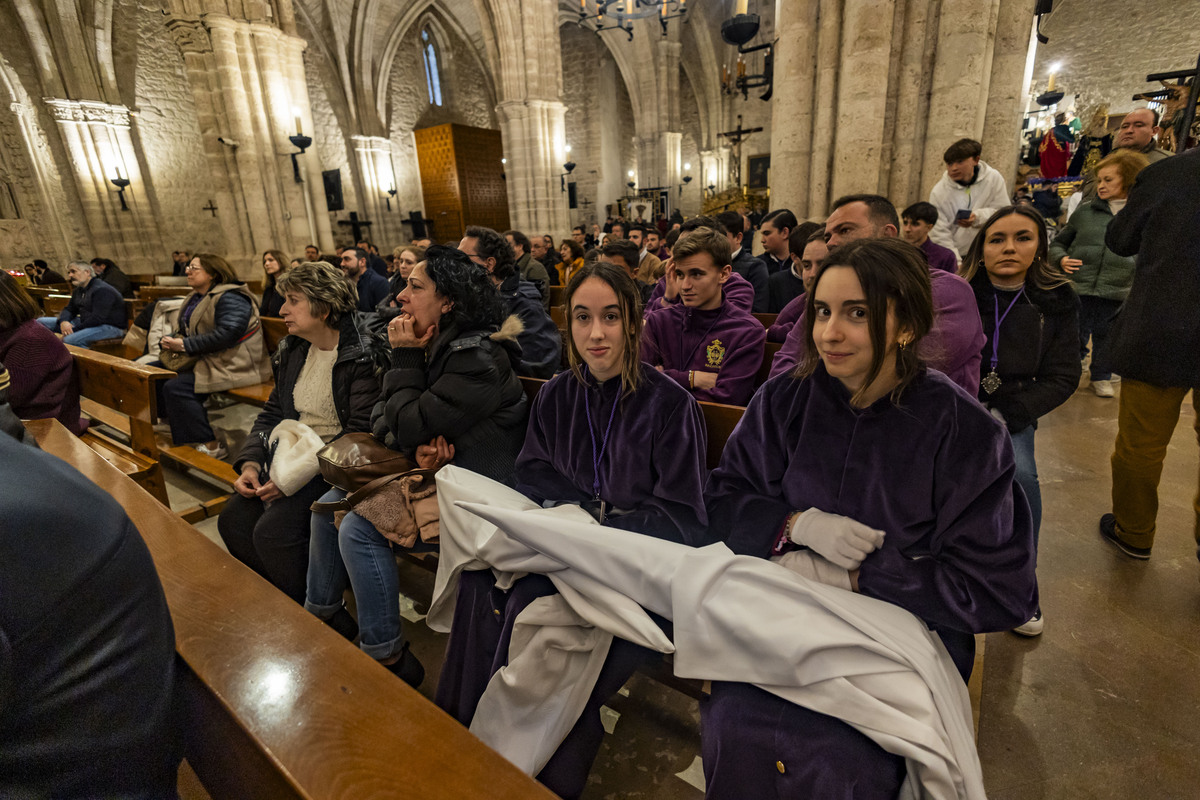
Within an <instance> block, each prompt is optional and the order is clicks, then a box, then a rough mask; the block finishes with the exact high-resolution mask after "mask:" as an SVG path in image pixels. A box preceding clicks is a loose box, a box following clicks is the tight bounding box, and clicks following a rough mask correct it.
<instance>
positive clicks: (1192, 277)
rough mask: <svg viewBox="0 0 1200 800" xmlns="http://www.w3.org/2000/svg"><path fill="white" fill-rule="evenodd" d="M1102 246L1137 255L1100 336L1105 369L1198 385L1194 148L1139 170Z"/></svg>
mask: <svg viewBox="0 0 1200 800" xmlns="http://www.w3.org/2000/svg"><path fill="white" fill-rule="evenodd" d="M1104 243H1105V244H1106V245H1107V246H1108V249H1109V250H1112V251H1113V252H1114V253H1116V254H1117V255H1121V256H1132V255H1137V261H1136V263H1135V266H1134V270H1133V288H1132V289H1131V290H1130V292H1129V298H1128V299H1127V300H1126V301H1125V305H1123V306H1122V307H1121V311H1120V313H1119V314H1118V315H1117V319H1116V322H1115V323H1113V327H1112V331H1111V333H1110V336H1109V340H1108V341H1109V348H1110V353H1111V363H1112V368H1113V371H1114V372H1117V373H1119V374H1120V375H1121V377H1123V378H1133V379H1134V380H1137V381H1142V382H1144V383H1152V384H1154V385H1156V386H1179V387H1182V386H1200V149H1197V150H1191V151H1189V152H1187V153H1184V154H1182V155H1178V156H1172V157H1171V158H1168V159H1164V160H1162V161H1159V162H1158V163H1156V164H1151V165H1150V166H1149V167H1147V168H1146V169H1144V170H1143V171H1142V173H1141V174H1140V175H1138V179H1137V183H1135V184H1134V186H1133V190H1132V191H1130V193H1129V201H1128V203H1126V205H1125V208H1123V209H1122V210H1121V213H1119V214H1117V215H1116V216H1115V217H1113V220H1112V222H1111V223H1109V225H1108V234H1107V235H1106V236H1105V239H1104Z"/></svg>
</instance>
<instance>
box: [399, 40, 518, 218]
mask: <svg viewBox="0 0 1200 800" xmlns="http://www.w3.org/2000/svg"><path fill="white" fill-rule="evenodd" d="M420 29H421V26H420V25H415V26H413V28H412V30H410V31H409V32H408V33H407V34H406V35H405V36H404V39H403V41H402V42H401V44H400V47H399V49H398V50H397V52H396V58H395V61H393V63H392V72H391V80H390V82H389V86H390V93H389V97H388V115H389V119H388V138H390V139H391V141H392V164H393V168H394V170H395V173H396V199H395V200H394V201H393V202H392V208H393V209H397V208H398V209H399V211H400V212H402V213H403V214H405V215H407V214H408V212H409V211H415V210H417V209H422V210H423V209H424V208H425V202H424V199H423V198H422V196H421V176H420V172H419V170H418V169H417V148H416V142H415V140H414V139H413V134H412V132H413V130H415V129H418V128H428V127H432V126H434V125H443V124H445V123H449V122H455V123H459V124H461V125H471V126H473V127H476V128H490V129H493V130H495V129H498V128H499V124H498V123H497V121H496V113H495V107H494V101H493V98H492V95H491V93H490V91H489V87H490V85H491V80H490V78H489V77H488V76H487V75H486V74H485V73H484V72H483V71H482V70H481V69H480V67H479V62H478V61H477V59H476V58H475V57H474V55H473V53H472V49H471V45H470V44H469V43H468V42H466V41H463V40H462V39H460V38H458V37H457V36H455V35H454V34H452V33H446V32H444V31H442V32H437V33H435V38H436V41H437V53H438V57H439V59H440V63H439V64H438V66H439V68H440V70H441V85H442V105H441V106H436V105H433V104H431V103H430V102H429V89H428V85H427V83H426V81H425V65H424V61H423V60H422V57H421V48H420V32H421V31H420Z"/></svg>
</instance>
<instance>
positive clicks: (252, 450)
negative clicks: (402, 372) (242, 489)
mask: <svg viewBox="0 0 1200 800" xmlns="http://www.w3.org/2000/svg"><path fill="white" fill-rule="evenodd" d="M366 322H367V320H366V317H365V315H363V314H359V313H352V314H346V315H345V316H343V317H342V322H341V326H340V331H341V335H340V338H339V339H338V353H337V359H336V360H335V361H334V362H333V405H334V407H335V408H336V409H337V415H338V422H339V423H341V426H342V433H357V432H366V431H369V430H371V409H372V408H374V406H375V402H376V401H377V400H378V399H379V376H380V374H382V372H383V370H384V369H385V368H386V366H387V344H386V342H384V341H383V340H382V339H381V338H379V337H378V336H377V335H374V334H372V333H371V332H370V331H369V330H368V327H367V324H366ZM311 347H312V343H311V342H309V341H308V340H307V339H301V338H300V337H299V336H285V337H284V338H283V341H281V342H280V343H279V348H278V349H277V350H276V351H275V355H274V356H272V358H271V371H272V372H273V373H274V374H275V388H274V389H272V390H271V396H270V397H269V398H267V404H266V405H265V406H263V410H262V411H260V412H259V414H258V419H256V420H254V426H253V427H252V428H251V429H250V435H249V436H247V437H246V443H245V444H244V445H242V450H241V452H239V453H238V455H237V458H236V459H234V462H233V463H234V469H235V470H237V471H238V472H241V470H242V464H244V463H245V462H247V461H253V462H254V463H256V464H263V463H265V462H266V458H267V451H266V448H265V446H264V445H263V441H262V436H260V435H259V434H269V433H270V432H271V431H273V430H274V429H275V426H276V425H278V424H279V423H280V422H282V421H283V420H285V419H299V418H300V413H299V412H298V411H297V410H296V399H295V397H294V395H293V392H294V390H295V388H296V381H297V380H299V378H300V371H301V370H302V369H303V368H304V362H305V361H306V360H307V359H308V351H309V349H310V348H311Z"/></svg>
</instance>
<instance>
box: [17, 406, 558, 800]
mask: <svg viewBox="0 0 1200 800" xmlns="http://www.w3.org/2000/svg"><path fill="white" fill-rule="evenodd" d="M28 428H29V430H30V431H31V432H32V433H33V434H34V437H35V439H36V440H37V441H38V443H39V444H40V445H41V447H42V448H43V449H44V450H46V451H47V452H49V453H51V454H53V455H55V456H58V457H59V458H62V459H63V460H65V461H67V462H68V463H70V464H72V465H73V466H74V467H75V468H76V469H78V470H79V471H80V472H82V473H83V474H84V475H85V476H86V477H87V478H88V479H90V480H92V481H93V482H94V483H96V484H97V485H98V486H100V487H101V488H102V489H104V490H105V491H107V492H108V493H109V494H110V495H111V496H112V497H113V498H114V499H115V500H117V502H119V503H120V504H121V506H122V507H123V508H124V509H125V511H126V513H127V514H129V516H130V518H131V519H132V520H133V522H134V524H136V525H137V527H138V530H139V531H140V532H141V534H142V538H143V539H144V540H145V542H146V545H147V547H148V548H149V549H150V554H151V556H152V557H153V559H154V564H155V568H156V569H157V571H158V575H159V578H160V579H161V581H162V584H163V589H164V591H165V593H166V598H167V604H168V607H169V608H170V611H171V618H172V622H173V624H174V627H175V646H176V653H177V655H178V659H177V662H176V664H177V666H178V670H177V677H176V683H175V686H174V687H173V690H174V692H175V693H176V699H177V705H178V707H179V709H180V719H179V730H180V732H181V734H182V738H183V747H184V756H185V757H186V759H187V762H188V765H189V766H190V767H191V769H192V770H194V772H195V775H196V776H197V777H198V778H199V781H200V783H201V785H202V786H203V788H204V791H205V792H206V793H207V794H208V795H209V796H210V797H211V798H213V800H235V799H237V800H243V799H244V798H297V799H299V798H309V799H311V798H339V799H340V798H344V799H345V800H352V799H356V798H365V797H383V796H404V797H406V798H427V799H428V800H435V799H436V800H442V799H443V798H460V797H461V798H473V797H487V798H496V800H526V798H528V799H529V800H537V799H540V798H546V800H550V799H551V798H552V795H551V794H550V793H549V792H548V791H547V790H546V789H545V788H543V787H542V786H540V785H539V784H538V783H536V782H535V781H534V780H533V779H532V778H530V777H528V776H526V775H524V774H522V773H521V772H520V771H519V770H517V768H516V767H514V766H512V765H511V764H510V763H508V762H507V761H505V760H504V759H503V758H501V757H500V756H499V755H498V754H496V753H495V752H493V751H492V750H490V749H488V748H487V747H486V746H485V745H483V744H482V743H481V742H480V741H479V740H478V739H476V738H475V737H474V736H472V735H471V734H470V732H469V731H467V729H466V728H463V727H462V726H461V725H459V724H458V723H457V722H455V721H454V720H453V719H451V718H450V717H449V716H447V715H446V714H445V713H443V712H442V711H441V710H439V709H438V708H436V707H435V706H434V705H433V704H432V703H430V702H429V701H427V700H426V699H425V698H423V697H421V696H420V695H419V694H418V693H417V692H416V691H414V690H413V689H411V688H409V687H408V685H407V684H405V683H404V682H403V681H401V680H398V679H397V678H396V677H395V676H394V675H392V674H391V673H389V672H388V671H387V670H386V669H384V668H383V667H381V666H379V664H378V663H376V662H375V661H374V659H372V658H370V657H369V656H367V655H365V654H364V653H363V652H362V651H360V650H359V649H358V648H357V647H354V646H353V645H351V644H350V643H349V642H347V641H345V640H344V639H342V638H341V637H340V636H339V635H338V634H337V633H336V632H334V631H333V630H332V629H331V628H329V627H327V626H326V625H323V624H322V623H321V622H320V621H318V620H317V618H316V617H314V616H312V615H311V614H308V613H307V612H305V611H304V609H302V608H301V607H300V606H298V605H296V604H295V603H293V602H292V601H291V600H289V599H288V598H287V597H285V596H284V595H283V594H281V593H280V592H279V591H277V590H276V589H275V588H274V587H272V586H271V585H270V584H269V583H267V582H266V581H265V580H263V579H262V578H260V577H259V576H257V575H256V574H255V573H254V572H252V571H251V570H250V569H249V568H247V567H245V566H243V565H242V564H241V563H239V562H238V561H237V560H235V559H234V558H233V557H232V556H230V555H228V554H227V553H225V552H224V551H223V550H221V549H220V548H219V547H218V546H217V545H216V544H214V543H213V542H211V541H210V540H209V539H207V538H206V537H205V536H204V535H203V534H201V533H200V532H198V531H197V530H196V529H195V528H193V527H192V526H191V525H189V524H187V523H186V522H184V521H183V520H181V519H179V518H178V517H176V516H175V515H174V514H172V513H171V512H170V510H169V509H167V508H164V507H163V506H162V505H160V504H159V503H157V502H156V501H155V500H154V499H153V498H152V497H150V495H148V494H147V493H146V492H145V491H144V490H143V489H142V488H141V487H139V486H137V485H136V484H134V483H133V482H132V481H130V480H128V479H126V478H125V476H123V475H122V474H121V473H120V472H119V471H117V470H114V469H113V468H112V467H111V465H109V464H108V463H107V462H105V461H104V460H103V459H101V458H99V457H98V456H96V454H95V453H93V452H92V451H91V450H90V449H89V448H88V447H86V446H85V445H83V444H82V443H81V442H79V441H78V440H77V439H76V438H75V437H73V436H71V434H70V433H69V432H68V431H67V430H66V429H65V428H63V427H62V426H61V425H60V424H58V423H57V422H56V421H54V420H35V421H33V422H30V423H28ZM164 688H165V687H164ZM198 796H200V795H197V794H191V795H187V794H185V795H184V798H185V800H191V798H193V797H198Z"/></svg>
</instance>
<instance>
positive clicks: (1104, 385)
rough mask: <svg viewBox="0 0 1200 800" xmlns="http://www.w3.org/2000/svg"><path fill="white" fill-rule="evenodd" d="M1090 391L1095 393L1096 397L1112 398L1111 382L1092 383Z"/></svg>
mask: <svg viewBox="0 0 1200 800" xmlns="http://www.w3.org/2000/svg"><path fill="white" fill-rule="evenodd" d="M1092 391H1093V392H1095V393H1096V397H1112V396H1113V386H1112V381H1092Z"/></svg>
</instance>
